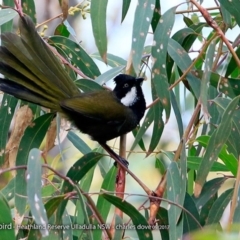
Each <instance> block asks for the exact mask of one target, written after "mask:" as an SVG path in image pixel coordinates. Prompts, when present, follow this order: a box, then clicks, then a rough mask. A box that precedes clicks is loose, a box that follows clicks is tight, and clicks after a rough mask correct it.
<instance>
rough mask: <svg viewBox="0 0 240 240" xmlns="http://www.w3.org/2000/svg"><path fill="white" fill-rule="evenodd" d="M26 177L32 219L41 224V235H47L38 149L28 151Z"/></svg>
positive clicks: (39, 152)
mask: <svg viewBox="0 0 240 240" xmlns="http://www.w3.org/2000/svg"><path fill="white" fill-rule="evenodd" d="M26 179H27V197H28V203H29V205H30V210H31V213H32V216H33V219H34V221H35V222H36V224H37V225H41V226H43V228H41V229H40V232H41V234H42V236H43V237H45V236H48V235H49V232H48V228H47V225H48V219H47V214H46V210H45V208H44V205H43V201H42V196H41V185H42V164H41V151H40V150H39V149H36V148H34V149H32V150H31V151H30V152H29V157H28V164H27V177H26Z"/></svg>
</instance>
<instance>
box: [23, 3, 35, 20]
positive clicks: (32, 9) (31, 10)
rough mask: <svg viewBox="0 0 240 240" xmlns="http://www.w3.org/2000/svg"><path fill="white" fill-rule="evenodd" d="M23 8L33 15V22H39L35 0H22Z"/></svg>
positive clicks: (25, 11)
mask: <svg viewBox="0 0 240 240" xmlns="http://www.w3.org/2000/svg"><path fill="white" fill-rule="evenodd" d="M22 8H23V12H24V13H25V14H27V15H28V16H30V17H31V19H32V20H33V22H34V23H35V24H36V22H37V18H36V16H37V14H36V8H35V2H34V0H22Z"/></svg>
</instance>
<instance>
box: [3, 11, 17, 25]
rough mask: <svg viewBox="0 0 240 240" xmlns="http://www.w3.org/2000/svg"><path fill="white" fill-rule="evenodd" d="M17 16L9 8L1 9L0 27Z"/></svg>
mask: <svg viewBox="0 0 240 240" xmlns="http://www.w3.org/2000/svg"><path fill="white" fill-rule="evenodd" d="M17 15H18V14H17V12H16V11H15V10H13V9H11V8H7V9H1V10H0V26H1V25H3V24H4V23H7V22H8V21H10V20H12V19H13V18H14V17H16V16H17Z"/></svg>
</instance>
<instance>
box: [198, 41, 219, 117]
mask: <svg viewBox="0 0 240 240" xmlns="http://www.w3.org/2000/svg"><path fill="white" fill-rule="evenodd" d="M215 47H216V41H212V42H211V44H210V46H209V48H208V51H207V54H206V63H207V64H205V65H204V71H203V77H202V79H201V89H200V98H199V101H200V103H201V106H202V111H203V114H204V115H205V118H206V119H208V118H209V113H208V99H209V94H208V89H209V81H210V76H211V71H210V70H211V69H212V65H213V58H214V54H215Z"/></svg>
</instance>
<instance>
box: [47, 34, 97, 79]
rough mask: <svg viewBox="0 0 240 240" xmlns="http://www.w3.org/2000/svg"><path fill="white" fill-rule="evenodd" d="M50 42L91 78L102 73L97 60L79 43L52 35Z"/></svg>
mask: <svg viewBox="0 0 240 240" xmlns="http://www.w3.org/2000/svg"><path fill="white" fill-rule="evenodd" d="M49 43H50V44H51V45H53V46H54V47H56V48H57V50H58V51H59V53H60V54H62V55H63V57H65V58H67V59H69V60H70V61H71V62H72V63H73V64H74V65H76V66H77V67H78V68H79V69H80V70H81V71H82V72H83V73H84V74H85V75H87V76H88V77H89V78H92V79H95V78H96V77H97V76H99V75H100V74H101V73H100V71H99V69H98V67H97V65H96V64H95V62H94V61H93V60H92V58H91V57H90V56H89V55H88V54H87V53H86V51H85V50H84V49H83V48H82V47H81V46H80V45H79V44H78V43H76V42H74V41H72V40H70V39H68V38H65V37H63V36H52V37H50V38H49Z"/></svg>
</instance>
